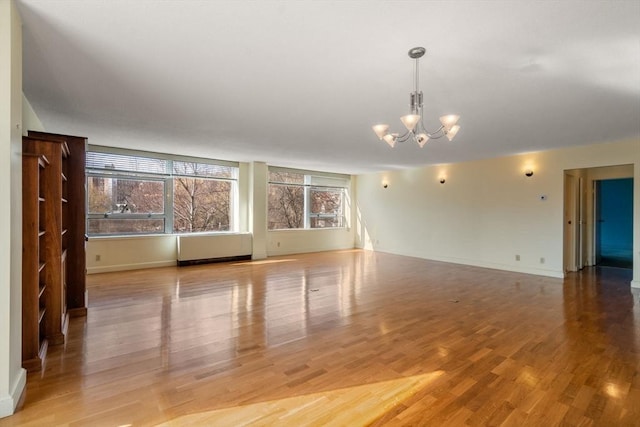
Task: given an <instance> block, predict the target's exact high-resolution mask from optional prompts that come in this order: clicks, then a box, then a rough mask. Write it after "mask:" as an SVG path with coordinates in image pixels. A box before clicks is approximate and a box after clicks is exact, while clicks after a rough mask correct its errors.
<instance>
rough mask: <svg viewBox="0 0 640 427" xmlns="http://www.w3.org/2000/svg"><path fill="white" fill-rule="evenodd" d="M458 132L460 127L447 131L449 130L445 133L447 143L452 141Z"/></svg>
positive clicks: (456, 126)
mask: <svg viewBox="0 0 640 427" xmlns="http://www.w3.org/2000/svg"><path fill="white" fill-rule="evenodd" d="M459 130H460V126H458V125H455V126H453V127H452V128H451V129H449V130H448V131H447V133H446V135H447V139H448V140H449V141H453V137H455V136H456V134H457V133H458V131H459Z"/></svg>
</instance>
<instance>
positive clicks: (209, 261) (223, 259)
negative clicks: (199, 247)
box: [178, 255, 251, 267]
mask: <svg viewBox="0 0 640 427" xmlns="http://www.w3.org/2000/svg"><path fill="white" fill-rule="evenodd" d="M250 260H251V255H239V256H227V257H221V258H207V259H190V260H182V261H180V260H178V267H185V266H189V265H200V264H213V263H217V262H232V261H234V262H238V261H250Z"/></svg>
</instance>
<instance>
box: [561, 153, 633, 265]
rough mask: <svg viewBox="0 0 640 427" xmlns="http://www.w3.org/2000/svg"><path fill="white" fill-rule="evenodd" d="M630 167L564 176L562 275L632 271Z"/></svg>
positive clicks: (579, 172) (631, 172)
mask: <svg viewBox="0 0 640 427" xmlns="http://www.w3.org/2000/svg"><path fill="white" fill-rule="evenodd" d="M633 174H634V170H633V165H619V166H605V167H595V168H584V169H571V170H565V172H564V217H563V220H564V227H563V229H564V271H565V272H570V271H578V270H580V269H582V268H583V267H586V266H595V265H599V266H612V267H619V268H633V259H632V258H633Z"/></svg>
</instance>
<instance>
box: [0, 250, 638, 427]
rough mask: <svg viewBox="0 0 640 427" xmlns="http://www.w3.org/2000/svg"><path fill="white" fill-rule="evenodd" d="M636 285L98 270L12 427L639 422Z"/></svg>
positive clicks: (1, 422) (619, 278) (241, 268)
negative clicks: (83, 305) (84, 307)
mask: <svg viewBox="0 0 640 427" xmlns="http://www.w3.org/2000/svg"><path fill="white" fill-rule="evenodd" d="M630 280H631V272H630V270H624V269H616V268H602V269H597V268H590V269H585V270H584V271H582V272H580V273H575V274H571V275H569V276H568V278H566V279H565V280H561V279H552V278H545V277H538V276H532V275H525V274H517V273H509V272H502V271H497V270H489V269H482V268H475V267H468V266H460V265H454V264H446V263H438V262H431V261H425V260H420V259H415V258H409V257H402V256H396V255H390V254H383V253H374V252H367V251H360V250H350V251H337V252H324V253H315V254H305V255H296V256H288V257H279V258H270V259H268V260H264V261H257V262H243V263H225V264H213V265H201V266H193V267H180V268H178V267H176V268H159V269H153V270H140V271H132V272H120V273H105V274H98V275H91V276H88V281H87V288H88V292H89V310H88V315H87V317H86V318H74V319H71V321H70V324H69V332H68V337H67V342H66V343H65V344H64V345H63V346H53V347H50V348H49V354H48V357H47V360H46V366H45V367H44V370H43V371H42V372H41V373H34V374H29V376H28V381H27V392H26V398H25V402H24V405H23V407H22V408H21V410H20V411H19V412H18V413H16V414H15V415H13V416H11V417H8V418H4V419H0V426H18V425H20V426H55V425H66V426H126V425H135V426H138V425H141V426H146V425H158V424H164V425H169V426H182V425H207V426H209V425H212V426H218V425H219V426H227V425H230V426H231V425H232V426H238V425H269V426H273V425H278V426H279V425H282V426H289V425H292V426H301V425H311V426H316V425H343V426H359V425H370V424H373V425H378V426H381V425H390V426H408V425H411V426H458V425H460V426H464V425H471V426H484V425H487V426H489V425H491V426H499V425H502V426H523V425H531V426H552V425H565V426H640V374H639V372H640V302H639V292H638V290H637V289H631V288H630V287H629V282H630Z"/></svg>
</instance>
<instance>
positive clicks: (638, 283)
mask: <svg viewBox="0 0 640 427" xmlns="http://www.w3.org/2000/svg"><path fill="white" fill-rule="evenodd" d="M631 287H632V288H640V280H632V281H631Z"/></svg>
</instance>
